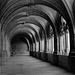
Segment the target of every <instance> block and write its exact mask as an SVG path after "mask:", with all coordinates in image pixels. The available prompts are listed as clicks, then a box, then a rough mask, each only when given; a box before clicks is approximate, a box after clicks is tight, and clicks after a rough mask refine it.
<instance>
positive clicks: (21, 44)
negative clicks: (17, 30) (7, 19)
mask: <svg viewBox="0 0 75 75" xmlns="http://www.w3.org/2000/svg"><path fill="white" fill-rule="evenodd" d="M13 55H29V46H28V43H27V40H26V38H25V36H23V35H21V34H17V35H15V36H14V37H13V38H12V39H11V56H13Z"/></svg>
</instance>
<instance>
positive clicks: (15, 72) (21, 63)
mask: <svg viewBox="0 0 75 75" xmlns="http://www.w3.org/2000/svg"><path fill="white" fill-rule="evenodd" d="M0 75H75V74H72V73H69V72H67V71H66V70H64V69H62V68H59V67H55V66H54V65H51V64H50V63H47V62H43V61H41V60H38V59H36V58H33V57H31V56H28V55H22V56H14V57H11V58H9V59H8V60H7V62H6V63H5V64H4V66H2V67H1V74H0Z"/></svg>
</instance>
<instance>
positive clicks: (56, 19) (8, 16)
mask: <svg viewBox="0 0 75 75" xmlns="http://www.w3.org/2000/svg"><path fill="white" fill-rule="evenodd" d="M14 2H15V3H14ZM58 3H59V4H58ZM67 4H68V1H67V2H65V1H61V0H60V1H58V0H56V1H52V0H47V1H43V0H39V1H37V0H30V1H28V0H25V1H24V0H21V1H19V0H15V1H13V0H11V1H10V0H9V1H8V2H7V4H6V5H5V7H3V9H2V11H1V15H0V16H1V30H2V32H4V35H9V34H8V33H9V31H12V30H13V28H14V27H16V26H18V25H19V23H20V24H23V23H24V24H25V23H32V24H35V25H37V26H38V27H39V29H40V31H39V34H40V37H41V38H42V39H45V43H44V44H43V43H42V45H45V48H44V52H43V53H42V54H40V56H41V58H42V59H44V58H45V59H44V60H46V59H47V58H48V61H51V62H52V63H54V61H55V63H57V64H59V65H62V64H63V63H64V62H65V61H62V60H61V58H63V60H65V59H66V60H68V57H69V56H70V57H72V54H74V18H73V16H72V14H73V12H71V11H70V9H69V6H70V5H69V6H68V5H67ZM24 7H25V8H24ZM50 7H52V8H53V9H52V8H50ZM24 9H25V10H24ZM54 9H55V10H56V11H55V10H54ZM29 10H30V11H29ZM62 11H63V12H62ZM39 16H40V17H39ZM62 16H63V17H62ZM27 17H28V18H27ZM24 18H25V19H24ZM63 18H64V19H63ZM64 20H66V22H67V23H65V24H64ZM33 28H34V27H33ZM34 29H35V28H34ZM47 29H48V30H47ZM67 33H69V34H67ZM41 34H42V35H41ZM69 35H70V53H69V52H68V54H64V51H67V50H65V49H66V48H65V47H64V46H63V44H65V43H62V42H64V41H65V40H64V39H65V36H67V37H68V36H69ZM43 36H44V37H43ZM42 42H43V40H42ZM51 42H52V43H51ZM61 43H62V44H61ZM59 45H60V46H59ZM61 46H62V47H61ZM51 47H52V48H51ZM47 48H50V49H51V50H50V49H47ZM47 50H50V51H47ZM46 51H47V52H46ZM65 53H67V52H65ZM34 54H35V53H33V55H34ZM69 54H70V55H69ZM64 55H65V56H66V57H65V56H64ZM67 55H68V56H67ZM49 58H50V59H49ZM57 59H58V60H57ZM69 59H70V58H69ZM60 62H62V63H60ZM69 62H70V63H69ZM71 63H74V62H71V61H70V60H69V61H67V62H66V65H65V67H68V66H69V67H73V66H71ZM73 65H74V64H73ZM69 67H68V68H69Z"/></svg>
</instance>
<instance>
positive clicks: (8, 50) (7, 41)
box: [5, 36, 10, 57]
mask: <svg viewBox="0 0 75 75" xmlns="http://www.w3.org/2000/svg"><path fill="white" fill-rule="evenodd" d="M5 38H6V40H5V42H6V43H5V50H6V51H7V57H10V41H9V38H8V37H7V36H6V37H5Z"/></svg>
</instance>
